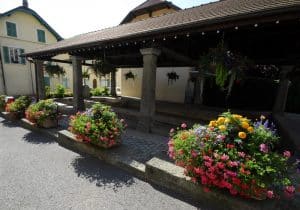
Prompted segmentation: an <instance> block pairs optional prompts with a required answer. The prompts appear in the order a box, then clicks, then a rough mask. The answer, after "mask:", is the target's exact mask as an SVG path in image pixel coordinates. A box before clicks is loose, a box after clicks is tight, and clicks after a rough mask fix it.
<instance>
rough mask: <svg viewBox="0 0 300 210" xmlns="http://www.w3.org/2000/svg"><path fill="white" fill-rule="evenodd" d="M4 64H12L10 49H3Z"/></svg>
mask: <svg viewBox="0 0 300 210" xmlns="http://www.w3.org/2000/svg"><path fill="white" fill-rule="evenodd" d="M3 55H4V62H5V63H10V59H9V52H8V47H3Z"/></svg>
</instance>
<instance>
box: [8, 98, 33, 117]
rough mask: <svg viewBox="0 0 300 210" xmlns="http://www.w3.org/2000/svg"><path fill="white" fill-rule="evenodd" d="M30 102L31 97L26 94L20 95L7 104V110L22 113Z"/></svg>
mask: <svg viewBox="0 0 300 210" xmlns="http://www.w3.org/2000/svg"><path fill="white" fill-rule="evenodd" d="M30 104H31V99H30V97H28V96H21V97H19V98H17V99H16V100H15V101H14V102H12V103H10V104H7V106H6V111H7V112H21V113H24V112H25V110H26V109H27V107H28V106H29V105H30Z"/></svg>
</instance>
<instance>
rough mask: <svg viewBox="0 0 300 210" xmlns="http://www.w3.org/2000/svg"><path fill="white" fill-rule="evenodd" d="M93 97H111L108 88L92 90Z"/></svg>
mask: <svg viewBox="0 0 300 210" xmlns="http://www.w3.org/2000/svg"><path fill="white" fill-rule="evenodd" d="M91 95H92V96H109V90H108V88H107V87H103V88H94V89H92V90H91Z"/></svg>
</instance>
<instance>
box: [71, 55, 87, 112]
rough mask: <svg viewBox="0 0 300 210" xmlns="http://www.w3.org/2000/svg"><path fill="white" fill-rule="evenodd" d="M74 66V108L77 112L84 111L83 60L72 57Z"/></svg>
mask: <svg viewBox="0 0 300 210" xmlns="http://www.w3.org/2000/svg"><path fill="white" fill-rule="evenodd" d="M71 59H72V65H73V106H74V110H75V111H76V112H78V111H84V110H85V108H84V98H83V85H82V58H80V57H77V56H71Z"/></svg>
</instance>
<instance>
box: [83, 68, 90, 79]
mask: <svg viewBox="0 0 300 210" xmlns="http://www.w3.org/2000/svg"><path fill="white" fill-rule="evenodd" d="M90 76H91V74H90V73H89V72H88V70H86V71H84V72H82V78H86V79H90Z"/></svg>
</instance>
